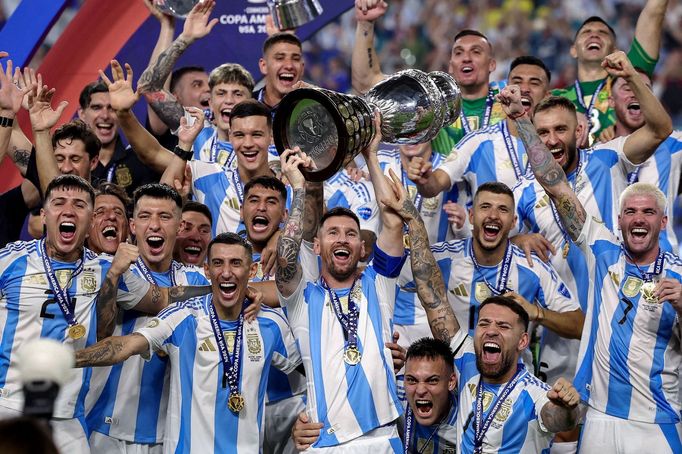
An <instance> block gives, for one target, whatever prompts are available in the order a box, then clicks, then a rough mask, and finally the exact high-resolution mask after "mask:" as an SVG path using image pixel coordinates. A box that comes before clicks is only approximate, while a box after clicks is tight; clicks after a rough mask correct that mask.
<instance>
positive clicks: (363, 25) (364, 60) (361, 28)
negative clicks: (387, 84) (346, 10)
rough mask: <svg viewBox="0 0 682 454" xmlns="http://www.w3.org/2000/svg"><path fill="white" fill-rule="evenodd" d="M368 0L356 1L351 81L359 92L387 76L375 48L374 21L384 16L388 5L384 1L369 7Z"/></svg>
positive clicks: (366, 89) (364, 90) (363, 91)
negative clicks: (382, 70) (382, 69)
mask: <svg viewBox="0 0 682 454" xmlns="http://www.w3.org/2000/svg"><path fill="white" fill-rule="evenodd" d="M364 3H366V0H359V1H356V2H355V19H356V20H357V25H356V26H355V44H354V45H353V54H352V56H351V83H352V85H353V89H354V90H355V91H357V92H358V93H367V91H368V90H369V89H370V88H372V87H373V86H374V85H376V84H377V83H378V82H380V81H381V80H383V79H385V78H386V75H385V74H382V73H381V67H380V66H379V57H378V56H377V53H376V50H375V49H374V21H375V20H377V19H378V18H379V17H381V16H383V15H384V13H385V12H386V9H387V5H386V4H385V3H383V2H381V3H379V4H378V5H376V6H374V7H372V8H368V7H367V6H366V5H365V4H364Z"/></svg>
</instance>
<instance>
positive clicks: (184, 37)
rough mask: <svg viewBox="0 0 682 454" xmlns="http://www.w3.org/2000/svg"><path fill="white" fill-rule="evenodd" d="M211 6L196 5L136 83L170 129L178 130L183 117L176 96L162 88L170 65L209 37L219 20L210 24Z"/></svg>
mask: <svg viewBox="0 0 682 454" xmlns="http://www.w3.org/2000/svg"><path fill="white" fill-rule="evenodd" d="M214 7H215V0H206V1H204V2H198V3H197V4H196V5H195V6H194V8H192V11H190V13H189V15H188V16H187V18H186V19H185V25H184V27H183V29H182V33H180V35H179V36H178V37H177V38H176V39H175V41H173V43H172V44H171V46H170V47H169V48H168V49H166V50H165V51H163V52H161V54H160V55H159V58H158V59H157V60H156V61H154V62H153V63H151V64H150V65H149V67H147V69H145V71H144V72H143V73H142V75H141V76H140V80H139V81H138V90H139V92H140V93H142V94H143V95H144V97H145V98H146V99H147V102H148V103H149V106H150V107H151V108H152V110H154V112H156V114H157V115H158V116H159V118H160V119H161V121H163V122H164V123H165V124H166V125H167V126H168V127H169V128H171V129H177V128H178V126H180V119H181V118H182V117H183V115H184V110H183V107H182V106H181V105H180V103H179V102H178V101H177V99H175V96H173V95H172V94H170V93H169V92H168V90H166V89H164V84H165V82H166V79H168V76H170V74H171V72H172V70H173V66H175V63H176V62H177V61H178V58H180V55H182V53H183V52H184V51H185V50H186V49H187V47H189V45H190V44H192V43H193V42H194V41H196V40H197V39H200V38H203V37H204V36H206V35H208V34H209V33H210V32H211V30H212V29H213V27H215V25H216V24H217V23H218V19H211V20H210V21H209V17H210V16H211V13H212V12H213V8H214Z"/></svg>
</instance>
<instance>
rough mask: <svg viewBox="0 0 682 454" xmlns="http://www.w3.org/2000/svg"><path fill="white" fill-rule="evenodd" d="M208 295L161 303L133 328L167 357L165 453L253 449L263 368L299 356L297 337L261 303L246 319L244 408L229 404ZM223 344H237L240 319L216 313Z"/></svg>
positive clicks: (285, 365)
mask: <svg viewBox="0 0 682 454" xmlns="http://www.w3.org/2000/svg"><path fill="white" fill-rule="evenodd" d="M212 300H213V295H206V296H203V297H199V298H193V299H190V300H187V301H184V302H181V303H177V304H174V305H172V306H169V307H168V308H166V309H164V310H163V311H161V312H160V313H159V315H158V316H157V317H156V318H153V319H151V320H150V321H149V323H148V324H147V326H146V327H144V328H141V329H139V330H138V331H137V332H138V333H140V334H142V335H143V336H144V337H145V338H146V339H147V340H148V341H149V345H150V351H149V352H147V354H146V355H145V356H146V358H149V357H150V356H151V355H152V354H153V352H154V351H162V352H164V353H166V354H167V355H168V360H169V361H170V392H169V401H168V414H167V416H166V435H165V438H164V444H163V450H164V452H165V453H190V452H192V453H194V452H201V453H209V454H210V453H221V454H224V453H238V452H242V453H253V452H259V449H258V448H257V447H259V446H260V445H261V443H262V435H261V434H262V430H261V425H262V421H263V407H264V402H265V390H266V386H267V381H268V374H267V373H263V371H264V370H267V368H268V367H269V366H270V365H271V364H273V365H275V366H277V367H278V368H280V369H281V370H282V371H284V372H290V371H291V370H293V369H294V368H295V367H296V366H297V365H298V364H300V362H301V360H300V356H299V354H298V351H297V350H296V346H295V343H294V340H293V339H292V338H291V336H290V335H288V334H287V331H286V330H284V329H283V327H284V326H285V325H286V320H284V319H283V318H282V316H281V314H278V313H277V312H275V311H272V310H270V309H269V308H267V307H262V308H261V310H260V312H259V313H258V317H257V318H256V320H255V321H254V322H251V323H244V332H243V344H242V346H243V348H242V350H241V356H240V358H241V365H242V368H241V376H240V377H239V383H240V392H241V394H242V396H243V397H244V401H245V404H244V408H243V409H242V410H241V411H240V412H239V413H238V414H235V413H233V412H232V411H230V410H229V409H228V407H227V399H228V395H229V392H230V390H229V387H223V386H222V382H223V365H222V362H221V359H220V352H219V350H218V346H217V344H216V340H215V335H214V334H213V329H212V327H211V321H210V317H209V316H208V305H209V304H212ZM220 326H221V329H222V330H223V332H224V334H225V341H226V343H227V346H228V350H229V351H230V353H232V349H233V347H234V339H235V333H236V329H237V321H236V320H235V321H225V320H220Z"/></svg>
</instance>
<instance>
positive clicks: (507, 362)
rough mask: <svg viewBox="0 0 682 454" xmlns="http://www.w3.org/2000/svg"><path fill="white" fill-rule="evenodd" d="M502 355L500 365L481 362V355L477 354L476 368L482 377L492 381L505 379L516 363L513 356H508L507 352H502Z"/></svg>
mask: <svg viewBox="0 0 682 454" xmlns="http://www.w3.org/2000/svg"><path fill="white" fill-rule="evenodd" d="M500 355H501V356H500V358H501V361H500V362H499V363H497V364H485V363H484V362H483V361H482V360H481V355H480V354H476V368H477V369H478V372H479V373H480V374H481V377H483V378H487V379H490V380H498V379H500V378H502V377H504V375H505V374H507V373H508V372H509V371H510V370H511V368H512V367H514V365H515V363H514V360H513V357H512V356H511V355H507V354H506V353H505V352H500Z"/></svg>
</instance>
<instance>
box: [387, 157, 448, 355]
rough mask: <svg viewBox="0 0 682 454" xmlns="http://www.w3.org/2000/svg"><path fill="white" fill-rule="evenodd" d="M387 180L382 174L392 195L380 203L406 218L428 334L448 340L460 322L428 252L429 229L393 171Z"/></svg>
mask: <svg viewBox="0 0 682 454" xmlns="http://www.w3.org/2000/svg"><path fill="white" fill-rule="evenodd" d="M390 177H391V178H390V180H389V179H388V178H386V177H383V178H384V180H385V182H386V184H387V185H389V186H390V188H391V190H392V194H393V196H392V197H390V198H389V199H383V200H382V203H384V204H385V205H387V206H389V207H391V209H393V210H395V211H396V212H397V213H398V214H399V215H400V216H401V217H402V219H403V220H404V221H405V223H406V224H407V227H408V228H409V236H410V244H411V247H410V262H411V265H412V275H413V277H414V282H415V285H416V287H417V296H419V300H420V301H421V303H422V306H424V310H425V311H426V317H427V318H428V320H429V326H430V327H431V334H433V337H435V338H436V339H440V340H442V341H444V342H447V343H448V344H449V343H450V339H452V337H453V336H454V335H455V334H456V333H457V332H458V331H459V323H458V322H457V317H455V312H454V311H453V310H452V307H451V306H450V303H449V302H448V297H447V294H446V293H445V282H443V276H442V274H441V272H440V268H439V267H438V264H437V263H436V259H435V258H434V257H433V253H432V252H431V246H430V244H429V237H428V233H427V232H426V227H425V226H424V221H423V220H422V218H421V216H420V215H419V212H418V211H417V208H415V206H414V204H413V203H412V201H411V200H410V199H409V198H408V197H407V192H406V191H405V188H404V187H403V185H402V182H401V181H400V178H398V177H397V176H396V174H395V173H393V171H392V170H391V171H390Z"/></svg>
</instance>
